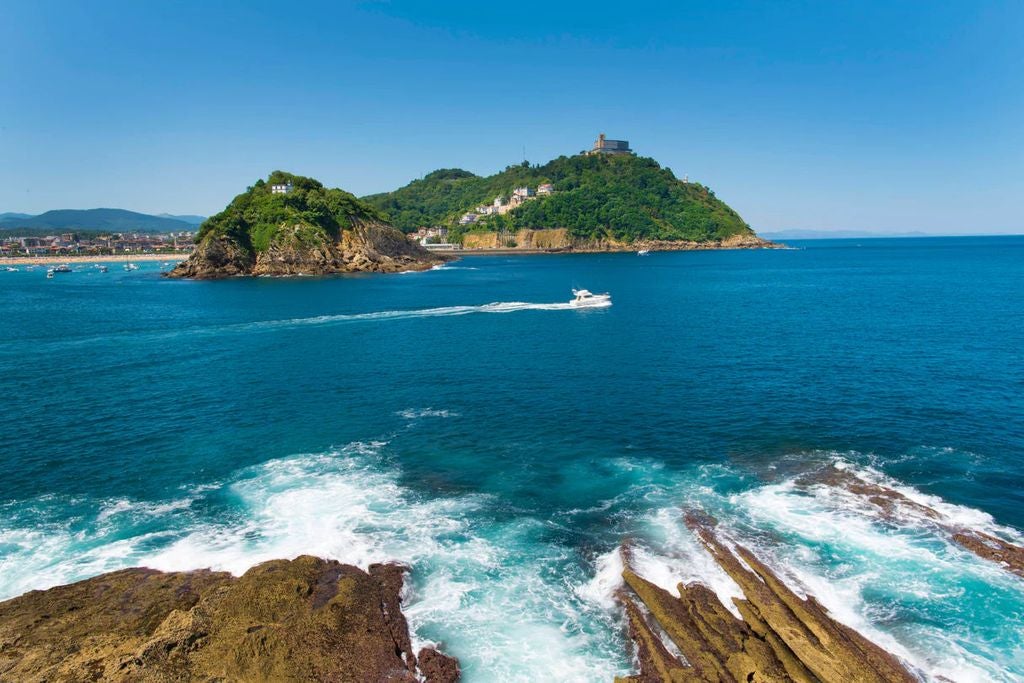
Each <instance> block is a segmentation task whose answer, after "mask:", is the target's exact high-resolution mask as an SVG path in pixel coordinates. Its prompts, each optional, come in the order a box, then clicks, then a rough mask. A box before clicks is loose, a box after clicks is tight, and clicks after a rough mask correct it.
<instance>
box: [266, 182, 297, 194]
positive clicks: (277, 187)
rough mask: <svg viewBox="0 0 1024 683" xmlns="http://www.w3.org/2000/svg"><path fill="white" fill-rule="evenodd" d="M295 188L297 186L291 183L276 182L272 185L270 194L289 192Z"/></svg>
mask: <svg viewBox="0 0 1024 683" xmlns="http://www.w3.org/2000/svg"><path fill="white" fill-rule="evenodd" d="M293 189H295V187H294V185H292V184H291V183H275V184H273V185H271V186H270V194H288V193H289V192H291V191H292V190H293Z"/></svg>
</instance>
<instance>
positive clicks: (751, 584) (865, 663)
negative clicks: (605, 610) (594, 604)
mask: <svg viewBox="0 0 1024 683" xmlns="http://www.w3.org/2000/svg"><path fill="white" fill-rule="evenodd" d="M687 523H688V525H689V526H690V528H691V529H692V530H693V531H694V533H695V534H696V535H697V537H698V538H699V539H700V541H701V542H702V543H703V544H704V547H705V548H706V549H707V551H708V552H709V553H710V554H711V556H712V557H713V558H714V559H715V561H716V562H717V563H718V564H719V566H721V567H722V569H723V570H724V571H725V572H726V573H727V574H728V575H729V576H730V577H732V579H733V580H734V581H735V582H736V583H737V585H739V587H740V589H741V590H742V591H743V595H744V598H745V599H742V600H741V599H737V598H734V599H733V603H734V604H735V606H736V608H737V609H738V610H739V612H740V614H741V615H742V617H743V618H742V619H738V618H736V617H735V616H734V615H733V614H732V613H731V612H730V611H729V610H728V609H726V608H725V606H724V605H723V604H722V603H721V602H720V601H719V600H718V597H717V596H716V595H715V593H714V592H713V591H712V590H711V589H709V588H708V587H707V586H704V585H702V584H699V583H690V584H679V586H678V591H679V597H676V596H674V595H672V594H671V593H669V592H668V591H666V590H664V589H662V588H660V587H658V586H656V585H654V584H653V583H651V582H649V581H647V580H646V579H644V578H643V577H641V576H639V575H638V574H636V573H635V572H634V571H633V570H632V569H631V568H630V567H629V561H628V552H625V555H626V569H625V571H624V572H623V578H624V579H625V581H626V585H627V586H628V590H623V591H622V592H621V594H620V600H621V601H622V603H623V604H624V606H625V609H626V616H627V621H628V624H629V632H630V636H631V637H632V639H633V641H634V643H635V645H636V653H637V660H638V662H639V665H640V673H639V675H636V676H632V677H629V678H626V679H621V681H620V683H626V682H629V683H649V682H656V681H664V682H665V683H678V682H684V681H685V682H689V681H708V682H723V683H731V682H736V683H747V682H751V681H779V682H783V681H798V682H802V683H803V682H806V683H810V682H814V681H823V682H825V683H833V682H834V683H846V682H848V681H858V682H862V683H890V682H899V683H910V682H911V681H916V680H918V679H917V678H916V677H915V676H914V675H912V674H911V672H910V671H909V670H908V669H907V668H906V667H905V666H904V665H903V664H902V663H901V662H900V660H899V659H897V658H896V657H895V656H893V655H892V654H890V653H889V652H887V651H886V650H884V649H882V648H881V647H879V646H878V645H875V644H874V643H872V642H871V641H869V640H868V639H867V638H865V637H864V636H862V635H860V634H859V633H857V632H856V631H854V630H853V629H851V628H849V627H848V626H845V625H843V624H840V623H839V622H837V621H835V620H834V619H832V618H831V617H830V616H829V614H828V612H827V611H826V610H825V609H824V608H823V607H822V606H821V605H820V604H818V602H817V601H816V600H815V599H814V598H813V597H808V598H807V599H803V598H801V597H799V596H798V595H796V594H795V593H794V592H793V591H792V590H791V589H790V588H789V587H787V586H786V585H785V583H783V581H782V580H781V579H779V577H778V576H776V575H775V574H774V573H773V572H772V571H771V570H770V569H768V567H766V566H765V565H764V564H763V563H762V562H761V561H760V560H758V558H757V557H755V556H754V555H753V554H752V553H751V552H750V551H749V550H747V549H746V548H744V547H742V546H736V547H735V550H730V549H729V548H727V547H726V546H725V545H724V544H723V543H722V542H721V541H720V540H719V539H718V538H717V537H716V536H715V533H714V531H713V529H712V527H711V524H710V523H709V521H708V520H705V519H700V518H699V517H697V516H695V515H689V516H688V517H687ZM662 634H664V637H666V638H667V639H668V641H669V642H670V643H671V644H672V645H673V646H674V648H675V649H676V650H677V651H678V652H679V653H680V654H681V655H682V658H680V657H679V656H677V655H676V654H673V652H672V651H671V650H670V649H669V647H668V646H667V644H666V643H665V642H664V641H663V640H662Z"/></svg>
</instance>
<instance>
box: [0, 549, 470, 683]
mask: <svg viewBox="0 0 1024 683" xmlns="http://www.w3.org/2000/svg"><path fill="white" fill-rule="evenodd" d="M403 571H404V570H403V569H402V568H401V567H398V566H395V565H374V566H373V567H371V569H370V572H369V573H367V572H364V571H362V570H361V569H358V568H356V567H353V566H350V565H344V564H340V563H338V562H333V561H327V560H321V559H318V558H315V557H308V556H303V557H299V558H297V559H295V560H292V561H286V560H275V561H272V562H266V563H264V564H261V565H258V566H256V567H253V568H252V569H250V570H249V571H248V572H246V573H245V574H244V575H243V576H241V577H238V578H235V577H233V576H231V575H229V574H226V573H221V572H211V571H207V570H199V571H193V572H175V573H164V572H158V571H155V570H151V569H126V570H122V571H118V572H112V573H110V574H104V575H102V576H97V577H95V578H92V579H88V580H85V581H79V582H77V583H73V584H70V585H67V586H60V587H57V588H52V589H50V590H46V591H33V592H31V593H26V594H25V595H22V596H21V597H18V598H14V599H13V600H8V601H6V602H3V603H0V680H3V681H8V680H10V681H44V680H45V681H99V680H103V681H195V680H202V681H208V680H209V681H212V680H217V681H300V680H301V681H314V680H315V681H389V682H397V681H408V682H409V683H413V682H414V681H417V680H421V679H425V680H427V681H440V682H448V681H455V680H457V679H458V663H457V662H456V660H454V659H451V658H449V657H446V656H445V655H442V654H440V653H438V652H436V651H433V650H430V651H428V650H424V651H423V652H422V653H421V656H422V657H423V662H422V664H421V663H420V662H418V661H417V658H416V657H415V656H414V655H413V652H412V645H411V642H410V639H409V631H408V627H407V625H406V622H405V617H404V616H402V613H401V610H400V604H401V599H400V597H399V592H400V590H401V587H402V573H403ZM452 671H454V677H452V674H451V672H452ZM445 675H447V677H445ZM421 677H422V678H421Z"/></svg>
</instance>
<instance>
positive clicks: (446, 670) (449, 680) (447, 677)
mask: <svg viewBox="0 0 1024 683" xmlns="http://www.w3.org/2000/svg"><path fill="white" fill-rule="evenodd" d="M419 663H420V672H421V673H422V674H423V676H424V678H426V680H427V683H455V681H457V680H459V676H460V675H461V672H460V671H459V660H457V659H455V658H454V657H449V656H448V655H446V654H443V653H441V652H438V651H437V649H435V648H432V647H425V648H423V649H422V650H420V654H419Z"/></svg>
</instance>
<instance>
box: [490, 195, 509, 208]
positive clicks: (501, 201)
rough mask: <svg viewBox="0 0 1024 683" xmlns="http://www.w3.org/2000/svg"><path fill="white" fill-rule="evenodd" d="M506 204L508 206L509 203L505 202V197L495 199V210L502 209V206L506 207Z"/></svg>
mask: <svg viewBox="0 0 1024 683" xmlns="http://www.w3.org/2000/svg"><path fill="white" fill-rule="evenodd" d="M505 204H507V202H506V201H505V198H504V197H495V198H494V204H493V206H494V208H500V207H502V206H505Z"/></svg>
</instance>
